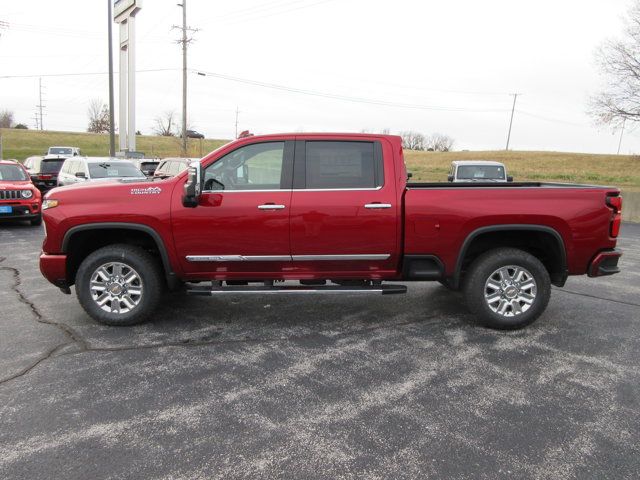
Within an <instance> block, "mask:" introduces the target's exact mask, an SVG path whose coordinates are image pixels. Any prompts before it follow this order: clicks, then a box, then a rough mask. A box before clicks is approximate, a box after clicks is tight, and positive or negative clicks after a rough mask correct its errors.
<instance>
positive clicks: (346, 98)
mask: <svg viewBox="0 0 640 480" xmlns="http://www.w3.org/2000/svg"><path fill="white" fill-rule="evenodd" d="M192 71H193V72H195V73H197V74H198V75H201V76H204V77H206V76H209V77H215V78H219V79H222V80H228V81H231V82H237V83H244V84H246V85H253V86H256V87H263V88H269V89H273V90H280V91H284V92H289V93H297V94H300V95H308V96H313V97H322V98H331V99H334V100H343V101H347V102H353V103H365V104H369V105H379V106H385V107H398V108H411V109H415V110H431V111H443V112H475V113H492V112H505V111H508V110H505V109H474V108H464V107H445V106H438V105H419V104H410V103H401V102H390V101H386V100H378V99H373V98H365V97H352V96H348V95H340V94H334V93H329V92H320V91H315V90H306V89H302V88H295V87H289V86H286V85H280V84H276V83H267V82H262V81H259V80H252V79H248V78H241V77H234V76H231V75H225V74H221V73H215V72H208V71H205V70H192Z"/></svg>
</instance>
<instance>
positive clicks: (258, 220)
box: [40, 134, 619, 285]
mask: <svg viewBox="0 0 640 480" xmlns="http://www.w3.org/2000/svg"><path fill="white" fill-rule="evenodd" d="M296 140H298V141H300V140H331V141H337V140H345V141H375V142H379V143H380V145H381V149H382V155H383V165H384V184H383V186H382V187H380V188H379V189H361V190H356V189H352V190H338V191H336V190H333V191H326V190H296V189H293V188H292V189H284V190H270V191H241V190H238V191H216V192H209V193H203V194H202V196H201V198H200V202H199V205H198V207H196V208H186V207H184V206H183V205H182V195H183V187H184V184H185V182H186V179H187V173H186V172H184V173H182V174H179V175H178V176H176V177H174V178H169V179H166V180H160V181H153V182H149V181H148V182H138V183H122V182H117V183H105V184H94V185H78V186H70V187H64V188H57V189H54V190H52V191H50V192H49V193H48V194H47V198H49V199H55V200H58V201H59V202H60V203H59V206H58V207H56V208H52V209H49V210H45V213H44V219H45V222H46V226H47V237H46V239H45V241H44V244H43V251H44V252H45V253H44V254H43V255H42V257H41V262H40V265H41V270H42V273H43V274H44V276H45V277H47V278H48V279H49V280H50V281H52V282H54V283H56V284H57V285H61V284H65V282H66V284H70V283H73V279H70V278H65V275H66V273H65V272H64V269H61V268H60V265H61V257H64V256H65V255H68V254H69V252H65V251H64V248H63V239H64V237H65V234H66V233H67V232H68V231H69V229H71V228H72V227H76V226H86V225H87V224H101V223H105V222H117V223H128V224H135V225H143V226H145V227H149V228H151V229H153V231H154V232H155V233H156V234H157V236H158V237H159V239H160V240H161V242H162V244H163V245H164V247H165V249H166V254H167V258H168V262H169V265H170V268H171V270H172V271H173V272H174V273H175V275H176V276H177V277H178V278H179V279H181V280H202V279H216V280H259V279H333V278H336V279H340V278H344V279H374V280H378V279H382V280H393V279H402V278H403V273H402V264H403V259H404V258H405V257H406V256H407V255H432V256H435V257H437V258H438V259H439V260H440V261H441V262H442V264H443V265H444V271H445V272H446V276H452V275H454V274H455V270H456V264H457V261H458V257H459V255H460V253H461V249H462V247H463V244H464V242H465V239H467V238H468V237H469V235H471V234H472V232H474V231H475V230H477V229H479V228H482V227H491V226H500V225H511V224H517V225H536V226H543V227H548V228H551V229H553V230H554V231H555V232H557V234H559V236H560V237H561V239H562V243H563V244H564V249H565V251H566V257H567V265H566V267H567V273H568V274H571V275H581V274H585V273H587V270H588V268H589V265H590V262H591V260H592V259H594V258H595V257H596V255H598V254H599V253H600V252H602V251H610V250H613V249H614V247H615V245H616V239H615V238H613V237H611V236H610V232H611V226H612V222H613V220H614V217H615V214H616V212H615V211H614V210H613V208H612V207H611V206H608V205H607V203H606V198H607V196H608V195H609V196H617V195H619V190H618V189H616V188H607V187H593V186H578V185H556V184H537V185H534V184H530V185H515V184H514V185H506V184H496V185H495V186H493V185H492V186H490V187H479V186H474V185H466V186H464V187H454V186H452V185H451V184H448V183H442V184H431V185H428V186H427V185H422V186H421V185H420V184H408V185H407V181H406V178H407V174H406V167H405V165H404V159H403V156H402V147H401V139H400V138H399V137H397V136H391V135H368V134H291V135H268V136H261V137H257V136H256V137H249V138H244V139H240V140H237V141H234V142H232V143H229V144H227V145H225V146H223V147H221V148H219V149H218V150H216V151H214V152H212V153H210V154H209V155H207V156H206V157H205V158H203V159H202V161H201V163H202V165H203V168H204V167H206V166H208V165H210V164H211V163H213V162H215V161H216V160H218V159H220V158H221V157H222V156H224V155H225V154H227V153H229V152H231V151H233V150H235V149H237V148H239V147H241V146H244V145H248V144H253V143H261V142H267V141H296ZM149 187H159V189H160V190H161V191H160V192H159V193H144V194H132V189H143V190H144V189H147V188H149ZM270 203H273V204H280V205H284V206H285V208H284V209H282V210H259V209H258V208H257V206H258V205H264V204H270ZM372 203H382V204H391V206H392V207H391V208H389V209H385V210H378V209H373V210H367V209H365V208H364V205H365V204H372ZM370 254H374V255H376V254H388V255H389V257H388V258H386V259H374V260H346V261H345V260H322V261H309V260H296V259H295V256H297V255H334V256H335V255H370ZM188 255H246V256H293V259H289V260H285V261H242V262H239V261H236V262H231V261H230V262H225V261H217V262H208V261H204V262H189V261H187V259H186V256H188ZM618 255H619V254H618Z"/></svg>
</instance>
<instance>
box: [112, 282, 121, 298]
mask: <svg viewBox="0 0 640 480" xmlns="http://www.w3.org/2000/svg"><path fill="white" fill-rule="evenodd" d="M122 290H123V288H122V285H120V284H118V283H114V284H112V285H111V287H109V291H110V292H111V294H112V295H120V294H121V293H122Z"/></svg>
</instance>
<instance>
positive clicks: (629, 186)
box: [0, 128, 640, 191]
mask: <svg viewBox="0 0 640 480" xmlns="http://www.w3.org/2000/svg"><path fill="white" fill-rule="evenodd" d="M0 134H2V140H3V151H4V155H3V156H4V158H15V159H18V160H24V159H25V158H26V157H28V156H30V155H41V154H43V153H44V152H46V150H47V148H49V146H51V145H69V146H75V147H80V149H81V150H82V151H83V153H84V154H86V155H90V156H105V155H108V152H109V136H108V135H106V134H94V133H76V132H52V131H43V132H41V131H37V130H15V129H6V128H5V129H0ZM136 142H137V148H138V150H139V151H142V152H145V154H146V156H147V157H171V156H179V154H180V139H179V138H175V137H157V136H149V135H140V136H138V137H137V139H136ZM226 142H228V140H211V139H206V140H203V141H202V142H201V141H200V140H195V139H190V140H189V156H190V157H200V156H203V155H206V154H207V153H209V152H210V151H212V150H214V149H216V148H217V147H219V146H220V145H222V144H224V143H226ZM405 160H406V162H407V167H408V169H409V171H411V172H412V173H413V180H415V181H446V178H447V173H448V172H449V165H450V164H451V162H452V161H453V160H497V161H499V162H504V163H505V164H506V165H507V169H508V170H509V172H510V174H511V175H513V176H514V178H515V179H516V180H533V181H555V182H577V183H598V184H606V185H614V186H619V187H622V188H623V189H624V190H625V191H640V157H634V156H629V155H594V154H585V153H565V152H520V151H509V152H506V151H504V150H502V151H487V152H445V153H441V152H417V151H405Z"/></svg>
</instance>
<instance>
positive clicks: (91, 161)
mask: <svg viewBox="0 0 640 480" xmlns="http://www.w3.org/2000/svg"><path fill="white" fill-rule="evenodd" d="M123 178H131V179H134V178H137V179H140V180H144V179H145V178H146V177H145V175H144V173H142V172H141V171H140V169H139V168H138V167H136V166H135V165H134V164H133V162H131V161H129V160H122V159H119V158H110V157H72V158H67V159H66V160H65V161H64V164H63V165H62V168H61V169H60V173H59V174H58V186H59V187H62V186H64V185H75V184H77V183H82V182H92V181H108V180H121V179H123Z"/></svg>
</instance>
